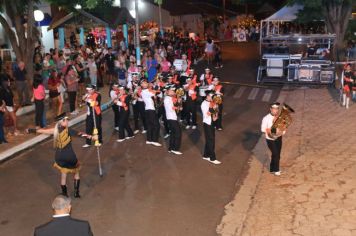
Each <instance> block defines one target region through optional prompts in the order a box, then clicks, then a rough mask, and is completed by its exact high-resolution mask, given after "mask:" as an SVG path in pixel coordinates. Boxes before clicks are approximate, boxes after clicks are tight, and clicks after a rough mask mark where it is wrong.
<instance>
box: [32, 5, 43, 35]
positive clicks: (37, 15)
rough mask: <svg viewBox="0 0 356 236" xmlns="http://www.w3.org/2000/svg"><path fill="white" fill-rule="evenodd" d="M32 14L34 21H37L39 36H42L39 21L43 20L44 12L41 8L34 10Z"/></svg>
mask: <svg viewBox="0 0 356 236" xmlns="http://www.w3.org/2000/svg"><path fill="white" fill-rule="evenodd" d="M33 16H34V17H35V21H36V22H37V26H38V32H39V33H40V38H42V30H41V25H40V22H41V21H43V19H44V14H43V12H42V11H41V10H34V11H33Z"/></svg>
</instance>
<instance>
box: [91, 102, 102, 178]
mask: <svg viewBox="0 0 356 236" xmlns="http://www.w3.org/2000/svg"><path fill="white" fill-rule="evenodd" d="M92 110H93V121H94V130H93V136H94V135H97V136H98V133H99V132H98V128H97V127H96V119H95V116H96V115H95V109H94V104H93V106H92ZM94 146H95V147H96V154H97V157H98V167H99V176H100V177H103V170H102V168H101V160H100V159H101V158H100V143H99V140H98V139H97V140H95V142H94Z"/></svg>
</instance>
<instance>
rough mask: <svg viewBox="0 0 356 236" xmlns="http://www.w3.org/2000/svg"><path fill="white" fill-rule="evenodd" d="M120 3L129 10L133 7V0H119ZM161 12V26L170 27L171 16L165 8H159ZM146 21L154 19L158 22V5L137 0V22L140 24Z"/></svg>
mask: <svg viewBox="0 0 356 236" xmlns="http://www.w3.org/2000/svg"><path fill="white" fill-rule="evenodd" d="M121 5H122V6H123V7H126V8H127V9H128V10H129V11H131V10H134V9H135V1H134V0H121ZM161 13H162V25H163V27H171V26H172V17H171V15H170V13H169V11H167V10H165V9H163V8H162V9H161ZM146 21H155V22H157V23H159V10H158V6H156V5H154V4H151V3H149V2H145V1H143V0H139V22H140V24H142V23H144V22H146Z"/></svg>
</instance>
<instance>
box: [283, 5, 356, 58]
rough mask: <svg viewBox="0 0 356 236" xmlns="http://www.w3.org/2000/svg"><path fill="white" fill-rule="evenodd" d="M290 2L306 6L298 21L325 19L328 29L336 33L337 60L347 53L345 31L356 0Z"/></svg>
mask: <svg viewBox="0 0 356 236" xmlns="http://www.w3.org/2000/svg"><path fill="white" fill-rule="evenodd" d="M289 3H290V4H296V3H297V4H301V5H303V6H304V9H303V10H302V11H300V12H299V14H298V19H297V21H299V22H310V21H313V20H323V21H325V24H326V26H327V29H328V31H329V32H330V33H333V34H335V35H336V40H335V42H334V48H333V49H334V50H333V54H334V57H335V59H337V60H342V59H343V58H342V57H343V55H345V54H344V50H345V44H344V38H345V33H346V30H347V26H348V24H349V20H350V18H351V14H352V7H353V6H354V5H355V4H356V0H289Z"/></svg>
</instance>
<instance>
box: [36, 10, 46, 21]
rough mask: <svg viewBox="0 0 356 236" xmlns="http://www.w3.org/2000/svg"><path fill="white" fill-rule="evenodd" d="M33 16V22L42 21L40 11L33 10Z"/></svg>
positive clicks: (42, 16)
mask: <svg viewBox="0 0 356 236" xmlns="http://www.w3.org/2000/svg"><path fill="white" fill-rule="evenodd" d="M33 16H34V17H35V21H37V22H40V21H42V20H43V19H44V14H43V12H42V11H41V10H35V11H34V12H33Z"/></svg>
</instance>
